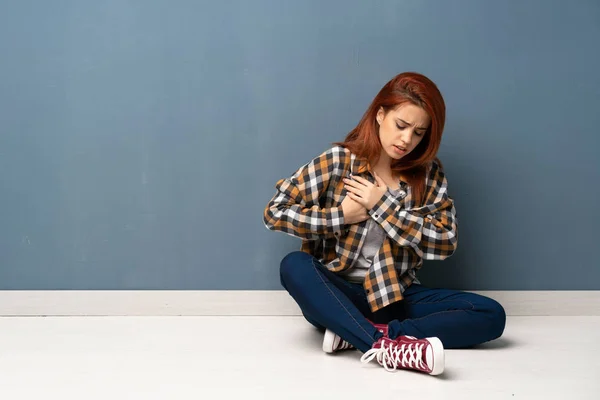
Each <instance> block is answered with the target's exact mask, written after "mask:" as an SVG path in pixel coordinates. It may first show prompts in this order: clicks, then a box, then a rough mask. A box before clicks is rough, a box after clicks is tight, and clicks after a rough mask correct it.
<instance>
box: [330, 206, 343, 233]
mask: <svg viewBox="0 0 600 400" xmlns="http://www.w3.org/2000/svg"><path fill="white" fill-rule="evenodd" d="M328 211H329V212H328V215H327V228H328V229H329V230H330V231H331V232H333V234H334V235H335V236H336V237H339V236H341V235H342V231H343V230H344V212H343V211H342V207H331V208H330V209H329V210H328Z"/></svg>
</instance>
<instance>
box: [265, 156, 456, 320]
mask: <svg viewBox="0 0 600 400" xmlns="http://www.w3.org/2000/svg"><path fill="white" fill-rule="evenodd" d="M350 174H353V175H358V176H362V177H363V178H365V179H367V180H369V181H370V182H375V179H374V178H373V176H372V174H371V168H370V165H369V163H368V161H366V160H363V159H359V158H358V157H356V156H355V155H354V154H352V153H351V152H350V151H349V150H348V149H346V148H344V147H341V146H336V147H333V148H331V149H329V150H327V151H325V152H324V153H323V154H321V155H320V156H318V157H317V158H315V159H313V160H312V161H310V162H309V163H308V164H306V165H304V166H302V167H301V168H300V169H298V171H296V173H295V174H294V175H292V176H291V177H290V178H286V179H281V180H279V181H278V182H277V184H276V186H275V187H276V189H277V192H276V193H275V195H274V196H273V198H272V199H271V201H270V202H269V204H268V205H267V207H266V209H265V211H264V223H265V226H266V227H267V228H268V229H271V230H275V231H281V232H284V233H287V234H289V235H291V236H294V237H299V238H301V239H303V241H302V247H301V250H302V251H305V252H307V253H310V254H312V255H313V256H314V257H316V258H317V259H319V261H321V262H322V263H323V264H324V265H325V266H326V267H327V268H328V269H329V270H331V271H333V272H341V271H344V270H347V269H349V268H352V266H353V264H354V263H355V261H356V259H357V258H358V255H359V254H360V251H361V247H362V244H363V242H364V240H365V237H366V235H367V228H366V221H364V222H362V223H359V224H352V225H349V226H347V225H345V224H344V214H343V212H342V207H341V203H342V200H343V199H344V197H345V195H346V189H345V184H344V182H343V180H342V179H343V178H344V177H347V176H348V175H350ZM401 189H402V190H401V191H400V195H399V196H398V197H394V195H392V194H391V193H390V192H389V191H387V192H386V193H385V194H384V195H383V197H382V198H381V200H380V201H379V202H378V203H377V204H376V205H375V206H374V207H373V208H372V209H371V210H369V211H368V213H369V215H370V216H371V218H372V219H374V220H375V221H377V223H379V225H380V226H381V227H382V228H383V230H384V231H385V232H386V239H385V240H384V242H383V245H382V246H381V248H380V249H379V251H378V253H377V254H376V255H375V257H374V258H373V264H372V265H371V268H370V270H369V272H368V273H367V275H366V277H365V280H364V283H363V286H364V289H365V292H366V294H367V299H368V301H369V305H370V307H371V310H372V311H373V312H375V311H377V310H379V309H381V308H383V307H385V306H387V305H389V304H391V303H394V302H397V301H399V300H402V298H403V297H402V293H403V292H404V290H405V289H406V288H407V287H408V286H410V285H411V284H412V283H413V282H418V280H417V278H416V271H417V270H418V269H419V268H420V267H421V266H422V264H423V259H426V260H443V259H445V258H447V257H449V256H451V255H452V254H453V253H454V251H455V250H456V247H457V243H458V235H457V233H458V231H457V218H456V210H455V208H454V201H453V200H452V198H451V197H450V196H449V195H448V187H447V180H446V177H445V175H444V172H443V170H442V168H441V166H440V164H439V163H437V162H433V163H432V164H431V166H430V167H429V168H428V173H427V178H426V192H425V193H426V201H425V203H424V204H425V205H424V206H422V207H415V206H414V202H413V200H412V199H411V190H410V187H407V185H406V184H405V183H404V182H403V183H402V185H401Z"/></svg>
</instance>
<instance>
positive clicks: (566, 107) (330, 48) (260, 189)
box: [0, 0, 600, 289]
mask: <svg viewBox="0 0 600 400" xmlns="http://www.w3.org/2000/svg"><path fill="white" fill-rule="evenodd" d="M284 3H285V4H284ZM599 42H600V3H599V2H598V1H595V0H589V1H583V0H580V1H573V2H570V1H566V0H565V1H550V0H529V1H517V0H513V1H494V2H492V1H477V0H472V1H468V0H463V1H459V0H455V1H445V0H438V1H396V0H387V1H377V2H369V1H362V0H352V1H346V0H344V1H342V0H339V1H328V2H321V1H316V0H315V1H294V2H291V1H278V0H273V1H242V0H240V1H223V2H215V1H211V2H208V1H191V0H190V1H184V0H178V1H167V0H161V1H158V0H155V1H149V0H148V1H144V0H129V1H126V0H111V1H101V2H100V1H92V0H89V1H87V0H86V1H84V0H79V1H75V0H73V1H64V0H62V1H59V0H55V1H51V2H50V1H42V0H37V1H34V0H29V1H19V0H13V1H2V2H0V198H1V203H0V204H1V209H0V289H280V286H279V277H278V264H279V260H280V259H281V258H282V257H283V256H284V255H285V254H286V253H287V252H289V251H292V250H295V249H297V248H298V247H299V245H300V242H299V241H298V240H295V239H293V238H291V237H288V236H286V235H284V234H281V233H273V232H269V231H268V230H266V228H264V226H263V225H262V211H263V208H264V206H265V205H266V204H267V202H268V201H269V199H270V198H271V196H272V195H273V193H274V184H275V182H276V181H277V180H278V179H279V178H282V177H284V176H287V175H290V174H291V173H293V171H295V170H296V168H298V167H299V166H300V165H302V164H304V163H305V162H307V161H308V160H310V159H311V158H312V157H314V156H316V155H318V154H319V153H320V152H321V151H323V150H325V149H326V148H327V147H328V146H329V145H330V143H331V142H334V141H337V140H341V139H342V138H343V137H344V136H345V134H346V133H347V132H348V131H349V130H350V129H351V128H352V127H353V126H354V125H355V124H356V123H357V121H358V120H359V118H360V117H361V115H362V113H363V112H364V110H365V109H366V107H367V105H368V104H369V103H370V101H371V100H372V98H373V97H374V95H375V94H376V93H377V91H378V90H379V89H380V87H381V86H382V85H383V84H384V83H385V82H386V81H387V80H388V79H390V78H391V77H392V76H394V75H395V74H397V73H399V72H402V71H407V70H414V71H419V72H422V73H425V74H426V75H428V76H430V77H431V78H432V79H433V80H434V81H435V82H436V83H438V85H439V87H440V89H441V90H442V92H443V93H444V95H445V98H446V101H447V105H448V120H447V129H446V132H445V136H444V141H443V144H442V149H441V152H440V157H441V158H442V160H443V161H444V163H445V165H446V169H447V173H448V176H449V180H450V185H451V192H452V194H453V196H454V197H455V199H456V204H457V207H458V210H459V216H460V222H461V237H460V245H459V250H458V252H457V253H456V255H455V256H454V257H452V258H451V259H449V260H447V261H445V262H442V263H440V262H438V263H430V264H426V266H425V268H424V269H423V270H422V275H421V277H422V279H423V280H424V281H425V282H426V283H429V284H432V285H445V286H449V287H460V288H465V289H600V268H598V265H599V261H598V255H597V254H598V250H597V248H598V244H597V241H598V239H599V238H600V237H599V236H600V235H599V234H598V227H599V226H600V206H599V205H600V161H599V157H598V155H597V152H598V151H599V149H600V134H599V133H598V127H599V126H600V112H599V106H600V74H599V71H600V56H599V54H598V45H597V44H598V43H599Z"/></svg>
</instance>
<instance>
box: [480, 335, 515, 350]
mask: <svg viewBox="0 0 600 400" xmlns="http://www.w3.org/2000/svg"><path fill="white" fill-rule="evenodd" d="M518 345H519V344H518V342H516V341H514V340H512V339H508V338H504V337H501V338H498V339H496V340H492V341H491V342H486V343H482V344H478V345H476V346H473V347H471V348H472V349H474V350H479V349H481V350H496V349H508V348H511V347H517V346H518Z"/></svg>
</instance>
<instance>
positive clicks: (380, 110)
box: [375, 107, 385, 125]
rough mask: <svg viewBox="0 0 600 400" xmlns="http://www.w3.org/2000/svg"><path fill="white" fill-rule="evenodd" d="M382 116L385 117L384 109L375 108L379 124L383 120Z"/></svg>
mask: <svg viewBox="0 0 600 400" xmlns="http://www.w3.org/2000/svg"><path fill="white" fill-rule="evenodd" d="M383 118H385V111H383V107H379V110H377V116H376V117H375V119H376V120H377V123H378V124H379V125H381V123H382V122H383Z"/></svg>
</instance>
